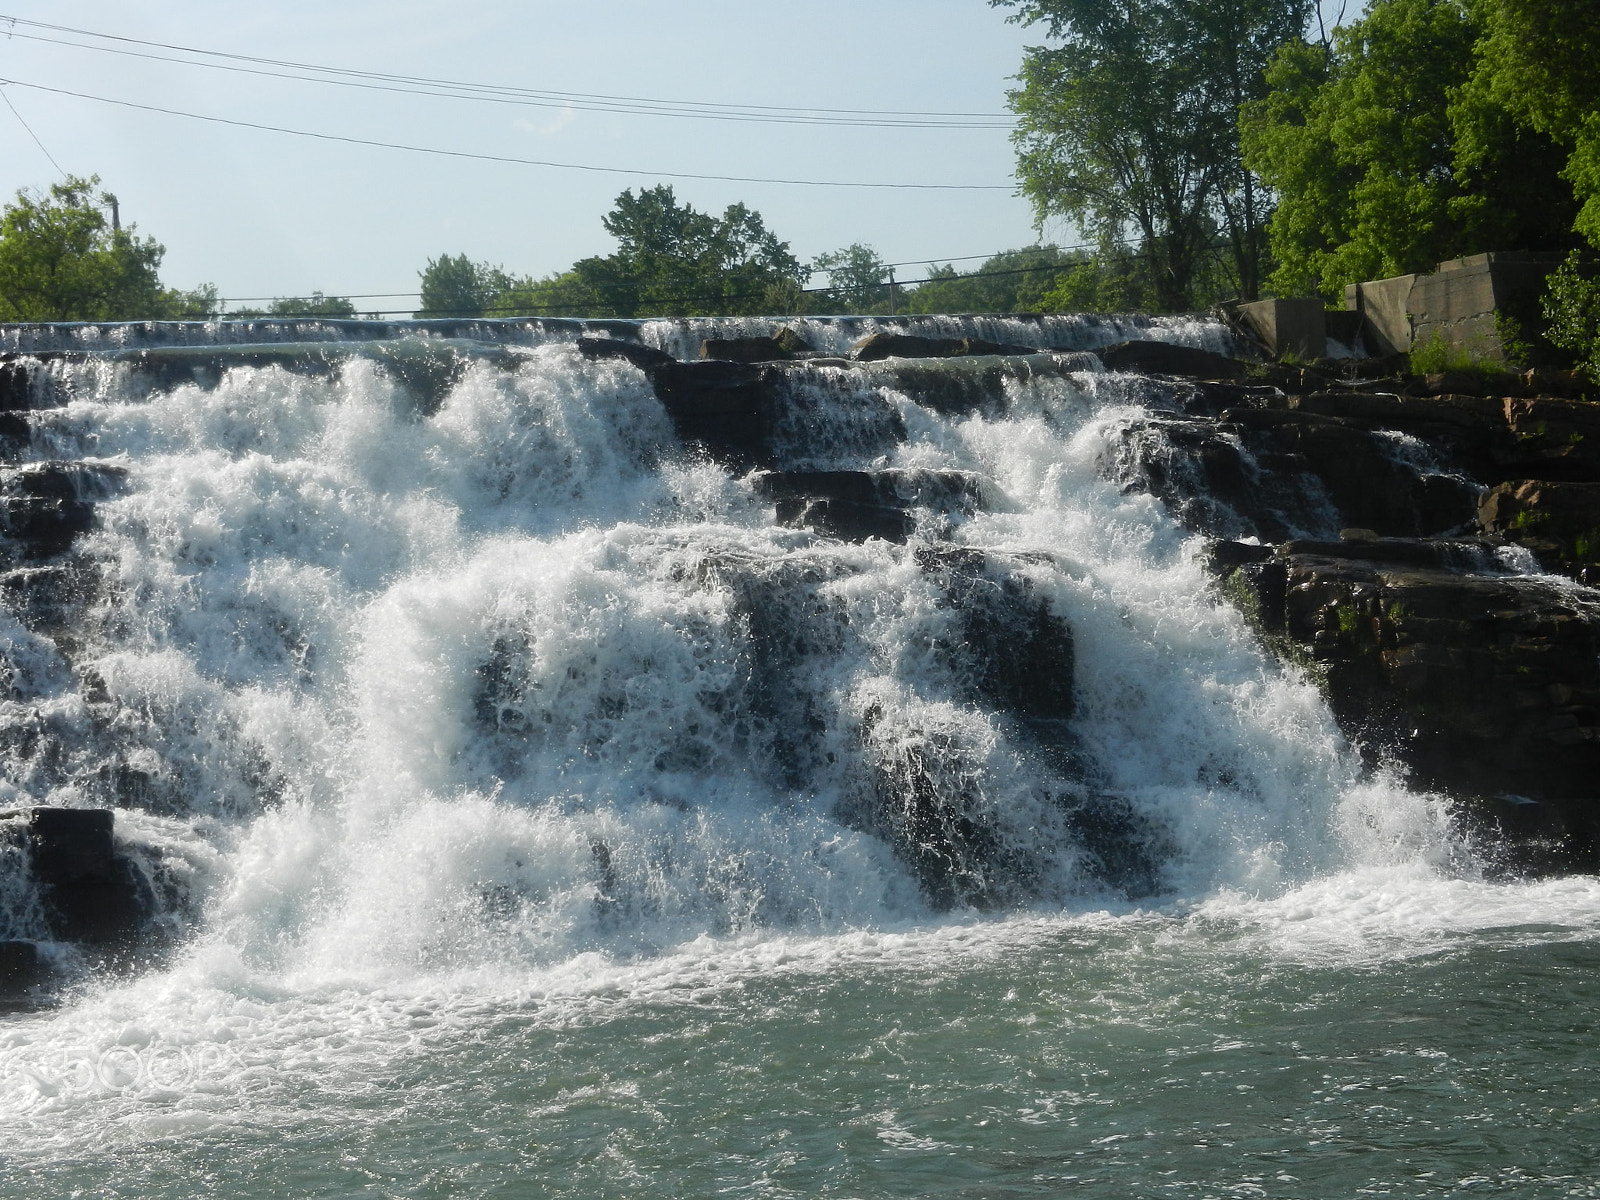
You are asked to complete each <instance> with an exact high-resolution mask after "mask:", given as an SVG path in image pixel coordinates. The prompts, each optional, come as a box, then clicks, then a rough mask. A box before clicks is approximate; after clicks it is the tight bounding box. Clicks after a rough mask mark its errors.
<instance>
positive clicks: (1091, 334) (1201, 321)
mask: <svg viewBox="0 0 1600 1200" xmlns="http://www.w3.org/2000/svg"><path fill="white" fill-rule="evenodd" d="M783 328H788V329H791V330H793V331H794V332H795V333H796V334H798V335H799V336H800V338H801V340H802V341H804V342H805V343H806V344H807V345H808V346H810V347H811V348H812V349H813V350H818V351H822V352H824V353H827V354H836V355H840V354H844V353H845V352H846V351H847V350H849V349H850V347H851V346H852V345H853V344H854V343H856V342H858V341H860V340H861V339H862V338H864V337H870V336H871V335H872V334H874V333H910V334H914V335H916V336H917V337H929V338H963V337H970V338H982V339H983V340H985V341H989V342H996V343H999V344H1001V345H1009V346H1036V347H1038V348H1039V349H1041V350H1097V349H1099V348H1100V347H1101V346H1109V345H1112V344H1113V343H1116V342H1126V341H1156V342H1172V343H1174V344H1175V345H1179V346H1194V347H1197V348H1198V349H1202V350H1210V351H1212V352H1213V353H1216V354H1233V353H1236V352H1237V349H1238V347H1237V345H1236V343H1235V341H1234V338H1233V335H1232V334H1231V333H1229V332H1228V330H1227V327H1226V326H1223V325H1221V324H1219V323H1217V322H1216V321H1213V320H1210V319H1208V318H1205V317H1198V316H1171V317H1148V316H1143V315H1138V314H1133V313H1125V314H1121V315H1115V314H1114V315H1104V314H1089V313H1060V314H1052V315H1049V316H1010V317H990V316H915V317H881V316H880V317H790V318H788V319H776V320H775V319H774V318H772V317H662V318H656V319H654V320H649V321H646V322H644V325H643V327H642V328H641V330H640V336H641V337H642V338H643V339H644V340H645V341H646V342H647V343H649V344H650V345H652V346H655V347H657V348H659V349H662V350H666V351H668V352H669V353H671V354H673V355H674V356H675V357H677V358H682V359H693V358H699V357H700V343H701V342H703V341H704V340H705V339H706V338H708V337H717V338H727V337H771V336H772V335H773V334H775V333H776V332H777V331H778V330H779V329H783Z"/></svg>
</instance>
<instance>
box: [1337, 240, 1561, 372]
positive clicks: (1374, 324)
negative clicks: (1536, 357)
mask: <svg viewBox="0 0 1600 1200" xmlns="http://www.w3.org/2000/svg"><path fill="white" fill-rule="evenodd" d="M1559 263H1560V256H1559V255H1552V254H1534V253H1510V252H1505V251H1496V252H1493V253H1487V254H1473V255H1469V256H1468V257H1466V258H1456V259H1451V260H1450V261H1449V262H1444V263H1440V264H1439V267H1438V269H1437V270H1435V271H1433V272H1431V273H1428V274H1422V275H1396V276H1394V277H1393V278H1391V279H1375V280H1371V281H1369V282H1367V283H1356V284H1351V285H1350V286H1349V287H1347V288H1345V307H1346V308H1348V309H1354V310H1356V311H1359V312H1360V313H1361V314H1362V315H1363V317H1364V318H1365V319H1366V335H1367V339H1368V341H1369V349H1372V350H1374V351H1376V352H1378V353H1406V352H1409V351H1410V350H1412V349H1414V348H1415V347H1417V346H1421V345H1425V344H1427V343H1428V342H1431V341H1433V340H1435V339H1438V340H1440V341H1442V342H1444V343H1445V344H1446V345H1447V346H1450V347H1452V348H1454V349H1460V350H1465V351H1467V352H1469V353H1470V354H1472V355H1473V356H1474V357H1476V358H1479V359H1481V360H1484V361H1489V362H1504V361H1505V347H1504V345H1503V344H1502V343H1501V339H1500V324H1499V322H1498V320H1497V316H1499V315H1516V314H1519V313H1524V312H1526V311H1528V310H1529V309H1530V308H1531V306H1532V305H1533V304H1534V302H1535V301H1536V300H1537V298H1538V296H1539V294H1540V293H1541V292H1542V291H1543V289H1544V283H1545V278H1546V277H1547V276H1548V275H1549V274H1550V272H1551V271H1553V270H1555V268H1556V267H1557V266H1558V265H1559Z"/></svg>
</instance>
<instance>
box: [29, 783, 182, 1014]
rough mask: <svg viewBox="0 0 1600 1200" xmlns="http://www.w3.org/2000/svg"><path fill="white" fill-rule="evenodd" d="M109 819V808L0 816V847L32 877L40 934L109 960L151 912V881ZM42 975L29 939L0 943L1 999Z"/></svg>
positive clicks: (135, 936)
mask: <svg viewBox="0 0 1600 1200" xmlns="http://www.w3.org/2000/svg"><path fill="white" fill-rule="evenodd" d="M114 820H115V817H114V814H113V813H112V812H111V810H110V809H81V808H51V807H34V808H27V809H20V810H16V811H12V812H5V813H0V848H3V849H4V850H5V851H7V852H8V853H7V855H6V857H7V859H8V864H20V865H21V868H22V869H23V870H24V871H25V872H26V874H27V875H28V877H29V878H30V880H31V883H32V886H33V889H34V892H35V895H36V896H37V901H38V906H39V914H40V918H41V919H42V922H43V928H42V929H40V930H39V931H38V932H40V933H42V934H44V935H46V936H47V937H48V938H49V940H51V941H58V942H74V943H77V944H78V945H79V946H81V947H85V948H87V949H88V950H89V951H90V952H91V953H92V956H93V957H94V958H95V959H97V960H100V961H106V962H113V963H115V962H118V961H121V960H123V959H125V958H127V957H128V956H129V955H130V954H133V953H134V952H135V951H136V950H137V949H138V948H139V945H140V942H141V940H142V939H144V938H145V936H146V935H147V933H148V932H149V929H150V921H151V919H152V917H153V915H154V911H155V895H154V892H153V890H152V888H151V885H150V882H149V881H148V880H147V879H146V878H145V875H144V872H143V871H142V870H141V869H140V867H139V866H138V864H137V863H135V862H134V860H133V859H132V858H130V857H129V855H128V854H127V853H126V852H125V851H124V850H123V849H122V848H120V847H119V846H118V845H117V843H116V841H115V839H114V837H113V827H114ZM48 974H49V973H48V971H47V970H46V969H45V965H44V961H43V959H42V957H41V956H40V954H39V952H38V947H37V945H36V944H35V943H34V942H31V941H25V940H24V941H17V940H13V941H6V942H0V999H12V1000H15V999H17V998H18V997H19V996H21V995H22V994H23V993H26V992H27V991H29V989H32V988H35V987H37V986H38V985H40V984H42V983H45V982H47V981H48Z"/></svg>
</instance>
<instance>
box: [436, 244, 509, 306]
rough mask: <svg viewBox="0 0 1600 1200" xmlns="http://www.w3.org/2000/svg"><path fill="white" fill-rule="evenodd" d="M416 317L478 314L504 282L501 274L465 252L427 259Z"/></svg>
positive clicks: (492, 298) (502, 273)
mask: <svg viewBox="0 0 1600 1200" xmlns="http://www.w3.org/2000/svg"><path fill="white" fill-rule="evenodd" d="M421 275H422V305H421V307H420V308H418V309H417V312H416V315H417V316H418V317H481V316H483V315H484V312H485V310H486V309H488V308H489V306H490V305H491V304H492V303H493V302H494V299H495V297H496V296H497V295H498V294H499V293H500V291H501V289H502V286H503V284H504V282H505V273H504V272H503V271H501V270H500V269H499V268H498V267H491V266H490V265H489V264H488V263H475V262H473V261H472V260H471V259H469V258H468V257H467V256H466V255H465V254H457V255H454V256H452V255H449V254H441V255H440V256H439V257H438V258H430V259H429V260H428V265H427V266H426V267H424V268H423V270H422V272H421Z"/></svg>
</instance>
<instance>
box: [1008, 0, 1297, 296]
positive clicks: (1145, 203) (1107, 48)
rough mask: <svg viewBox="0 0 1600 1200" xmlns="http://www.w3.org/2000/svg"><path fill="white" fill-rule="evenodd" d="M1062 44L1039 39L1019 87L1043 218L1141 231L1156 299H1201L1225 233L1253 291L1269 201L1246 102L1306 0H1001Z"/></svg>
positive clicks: (1238, 274)
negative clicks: (1243, 138)
mask: <svg viewBox="0 0 1600 1200" xmlns="http://www.w3.org/2000/svg"><path fill="white" fill-rule="evenodd" d="M990 2H991V3H992V4H995V5H998V6H1003V7H1011V8H1015V9H1016V10H1017V11H1016V12H1015V13H1014V14H1013V17H1012V19H1013V20H1017V21H1020V22H1022V23H1024V24H1028V25H1033V24H1041V25H1043V26H1044V27H1045V29H1046V30H1047V32H1048V34H1049V36H1050V37H1051V38H1052V39H1054V40H1055V41H1056V42H1058V43H1059V44H1057V45H1049V46H1034V47H1030V48H1029V49H1028V50H1027V52H1026V54H1025V56H1024V59H1023V64H1022V73H1021V74H1020V75H1019V76H1018V78H1019V80H1020V81H1021V84H1022V86H1021V87H1020V88H1018V89H1016V90H1015V91H1012V92H1011V93H1009V99H1010V103H1011V107H1012V109H1013V110H1014V111H1015V112H1016V113H1017V116H1018V118H1019V120H1018V125H1017V130H1016V132H1015V134H1014V135H1013V139H1014V141H1015V143H1016V146H1017V150H1018V175H1019V177H1020V179H1021V182H1022V190H1023V192H1024V193H1025V194H1026V195H1027V196H1028V197H1029V198H1030V199H1031V200H1032V201H1033V205H1034V213H1035V216H1036V218H1037V220H1038V221H1039V222H1040V223H1041V224H1042V223H1043V222H1044V220H1046V219H1047V218H1049V217H1051V216H1060V217H1066V218H1068V219H1069V220H1071V221H1073V222H1075V223H1076V224H1077V225H1079V226H1080V227H1081V228H1083V229H1084V230H1085V231H1086V232H1088V233H1089V234H1090V235H1091V236H1093V237H1094V238H1095V239H1096V240H1097V241H1100V242H1102V243H1104V244H1108V245H1111V244H1121V243H1124V242H1125V241H1127V240H1128V239H1129V237H1130V235H1131V236H1132V238H1133V239H1134V240H1136V241H1137V242H1138V243H1139V245H1140V249H1141V252H1142V253H1143V254H1144V255H1145V256H1147V258H1148V260H1149V267H1150V270H1149V275H1150V279H1151V284H1152V287H1153V291H1154V299H1155V302H1156V304H1157V306H1158V307H1160V308H1163V309H1168V310H1177V309H1186V308H1191V307H1193V306H1194V305H1195V303H1196V300H1197V296H1196V284H1197V281H1198V280H1199V279H1201V278H1202V276H1203V275H1204V268H1205V262H1206V260H1207V259H1208V258H1210V257H1212V256H1213V255H1214V253H1215V251H1216V249H1217V246H1218V244H1219V243H1220V244H1221V245H1222V246H1224V247H1226V253H1227V255H1228V258H1229V260H1230V264H1231V276H1232V279H1231V282H1232V284H1233V287H1234V289H1235V290H1236V291H1237V292H1238V293H1239V294H1241V295H1243V296H1245V297H1247V298H1254V296H1255V294H1256V290H1257V287H1258V285H1259V281H1260V278H1261V274H1262V260H1263V255H1264V247H1263V241H1264V239H1263V235H1262V228H1263V223H1264V218H1265V216H1266V214H1267V212H1268V209H1269V205H1270V202H1271V198H1270V196H1268V195H1267V194H1265V193H1264V192H1263V191H1262V190H1261V189H1260V188H1259V186H1258V184H1257V182H1256V181H1255V180H1254V179H1253V178H1252V176H1251V173H1250V172H1249V171H1248V170H1247V169H1246V168H1245V166H1244V164H1243V160H1242V158H1241V155H1240V148H1239V135H1238V126H1237V119H1236V114H1237V112H1238V108H1239V105H1240V104H1242V103H1245V102H1247V101H1249V100H1252V99H1256V98H1259V97H1260V96H1262V95H1265V93H1266V82H1265V77H1264V74H1263V72H1264V70H1265V67H1266V65H1267V63H1268V61H1269V60H1270V57H1271V54H1272V52H1273V50H1274V49H1275V48H1276V47H1277V46H1278V45H1280V44H1281V43H1283V42H1284V41H1285V40H1287V39H1289V38H1292V37H1294V36H1296V35H1298V33H1299V31H1300V30H1301V29H1302V28H1303V27H1304V24H1305V21H1306V18H1307V16H1308V14H1309V12H1310V4H1309V2H1308V0H990Z"/></svg>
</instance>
